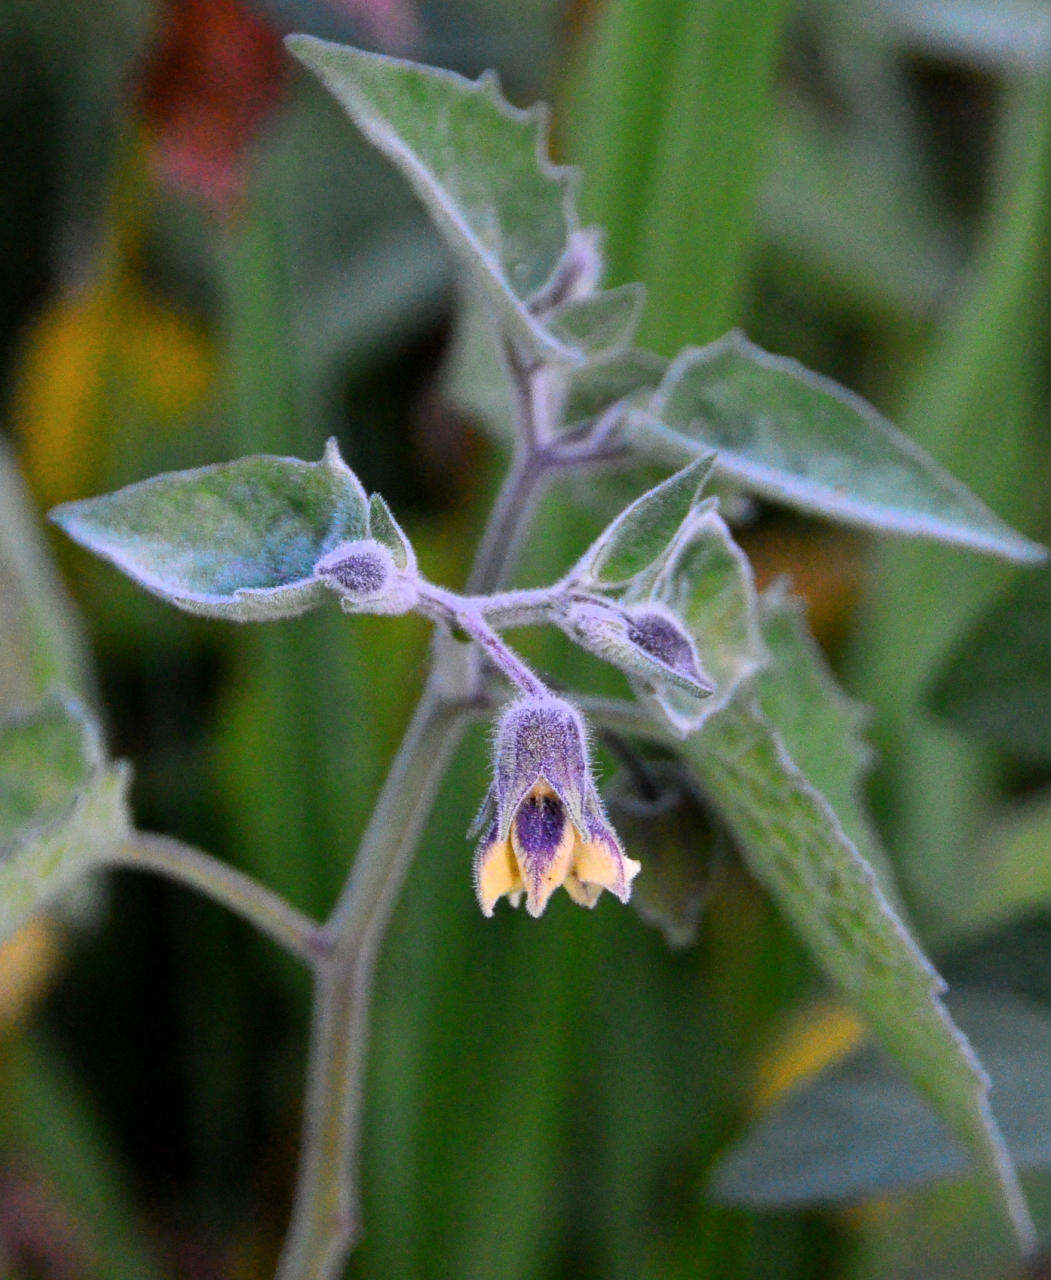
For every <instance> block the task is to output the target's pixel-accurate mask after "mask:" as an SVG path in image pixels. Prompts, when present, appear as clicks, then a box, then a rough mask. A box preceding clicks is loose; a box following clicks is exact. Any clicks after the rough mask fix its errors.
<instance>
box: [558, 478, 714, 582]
mask: <svg viewBox="0 0 1051 1280" xmlns="http://www.w3.org/2000/svg"><path fill="white" fill-rule="evenodd" d="M711 469H712V458H711V457H710V456H709V457H706V458H698V459H697V461H696V462H692V463H690V465H689V466H687V467H683V469H682V470H681V471H678V472H676V474H675V475H673V476H670V477H669V478H668V479H667V480H665V481H663V483H661V484H659V485H657V486H656V487H655V488H653V489H650V490H649V491H648V492H646V493H644V494H643V495H642V497H641V498H636V500H635V501H634V502H633V503H632V504H631V506H629V507H627V508H625V510H624V511H622V512H621V513H620V515H619V516H617V518H616V520H614V521H613V523H612V524H611V525H609V527H608V528H607V529H605V530H604V531H603V532H602V533H601V534H600V535H599V536H598V538H596V539H595V541H594V542H593V543H592V544H591V546H590V547H589V548H588V550H587V551H586V552H585V553H584V555H583V557H582V558H581V560H580V562H579V564H578V565H577V566H576V568H575V569H574V570H573V572H572V574H571V577H572V578H574V579H575V580H576V581H578V582H579V583H581V584H582V585H586V586H596V587H605V588H609V587H622V586H626V585H627V583H629V582H630V581H631V579H632V578H634V577H635V576H636V575H637V574H640V573H642V572H643V571H644V570H646V569H648V568H649V567H650V565H652V564H653V562H654V561H655V560H657V559H658V557H660V556H661V555H662V554H663V553H664V552H665V551H666V550H667V547H668V545H669V543H671V542H672V540H673V539H674V538H675V535H676V534H677V533H678V532H679V529H680V527H681V525H682V523H683V521H684V520H685V519H686V517H687V516H688V515H689V514H690V512H691V510H693V508H694V507H695V506H696V504H697V502H698V500H699V498H700V493H701V489H702V488H703V487H704V482H705V480H706V479H707V478H708V473H709V472H710V471H711Z"/></svg>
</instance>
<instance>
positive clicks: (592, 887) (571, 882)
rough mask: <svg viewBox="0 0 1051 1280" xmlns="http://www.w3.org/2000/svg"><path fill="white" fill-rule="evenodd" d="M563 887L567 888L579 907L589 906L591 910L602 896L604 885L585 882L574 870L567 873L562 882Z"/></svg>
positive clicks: (567, 891)
mask: <svg viewBox="0 0 1051 1280" xmlns="http://www.w3.org/2000/svg"><path fill="white" fill-rule="evenodd" d="M562 888H563V889H565V891H566V893H568V894H569V896H570V897H571V898H572V899H573V901H574V902H575V903H576V904H577V906H578V907H587V908H588V909H589V910H590V909H591V908H593V907H594V905H595V903H596V902H598V900H599V898H601V897H602V886H601V885H600V884H585V883H584V881H583V880H579V879H578V878H577V877H576V876H575V875H574V874H573V872H572V871H570V872H569V873H568V874H567V876H566V878H565V880H564V881H563V882H562Z"/></svg>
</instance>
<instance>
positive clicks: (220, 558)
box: [52, 441, 368, 622]
mask: <svg viewBox="0 0 1051 1280" xmlns="http://www.w3.org/2000/svg"><path fill="white" fill-rule="evenodd" d="M367 512H368V501H367V499H366V497H365V492H364V490H363V489H362V487H361V485H360V483H359V482H358V479H357V477H356V476H355V475H354V473H353V472H352V471H351V470H350V469H349V468H348V467H347V465H346V463H344V461H343V459H342V458H341V457H340V456H339V450H338V449H337V448H336V444H335V441H330V442H329V445H328V447H327V448H326V450H325V456H324V457H323V458H322V460H321V461H320V462H300V461H299V460H298V459H296V458H276V457H271V456H270V455H267V454H258V455H255V456H253V457H248V458H239V459H238V460H237V461H236V462H224V463H219V464H217V465H215V466H210V467H200V468H197V469H196V470H193V471H173V472H169V473H167V474H165V475H160V476H155V477H153V478H152V479H150V480H143V481H142V482H140V483H139V484H132V485H128V486H127V488H124V489H119V490H117V492H116V493H111V494H106V495H105V496H103V497H100V498H88V499H86V500H84V501H82V502H69V503H65V504H64V505H63V506H60V507H56V509H55V510H54V511H53V512H52V519H53V520H54V521H55V522H56V523H57V524H59V525H60V526H61V527H62V528H63V529H64V530H65V531H66V532H67V533H68V534H69V535H70V537H72V538H75V539H76V541H77V542H80V543H82V544H83V545H84V546H86V547H88V548H89V549H90V550H92V551H94V552H96V553H97V554H98V555H101V556H103V557H105V558H106V559H107V560H112V561H113V563H114V564H115V565H117V567H118V568H120V569H122V570H123V571H124V572H125V573H126V574H128V576H129V577H131V578H133V579H134V580H135V581H136V582H139V583H141V584H142V585H143V586H144V587H145V588H146V589H147V590H148V591H152V592H153V593H154V594H155V595H158V596H160V597H161V598H162V599H165V600H167V601H168V602H169V603H171V604H174V605H177V606H178V607H179V608H180V609H185V610H187V611H188V612H190V613H199V614H203V615H204V616H206V617H212V618H228V619H233V620H234V621H238V622H247V621H261V620H265V619H270V618H283V617H289V616H291V615H293V614H298V613H302V612H303V611H304V610H305V609H309V608H311V607H312V606H314V605H316V604H318V603H320V602H321V600H323V599H324V598H325V597H326V595H327V589H326V588H325V587H324V586H323V584H322V583H320V582H319V581H318V580H317V579H315V577H314V565H315V563H316V562H317V561H318V560H319V559H320V558H321V556H323V555H325V554H326V553H327V552H329V551H331V550H332V549H333V548H334V547H336V546H338V544H339V543H341V542H349V541H353V540H355V539H357V538H362V537H364V536H365V532H366V525H367Z"/></svg>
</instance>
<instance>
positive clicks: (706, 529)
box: [625, 508, 766, 734]
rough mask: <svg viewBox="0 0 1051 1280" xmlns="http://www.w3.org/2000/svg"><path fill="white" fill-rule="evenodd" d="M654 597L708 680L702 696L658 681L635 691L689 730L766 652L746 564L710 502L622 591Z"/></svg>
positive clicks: (629, 598)
mask: <svg viewBox="0 0 1051 1280" xmlns="http://www.w3.org/2000/svg"><path fill="white" fill-rule="evenodd" d="M647 600H648V601H653V602H656V603H657V604H659V605H661V606H663V607H664V608H666V609H669V610H670V611H671V612H672V613H673V614H674V615H675V616H676V617H677V618H678V619H679V620H680V621H681V622H682V623H683V624H684V625H685V627H686V630H687V631H688V632H689V633H690V635H691V636H692V638H693V642H694V644H695V645H696V648H697V656H698V659H699V661H700V665H701V669H702V670H703V672H704V674H705V675H706V676H707V677H708V679H709V680H710V681H711V683H712V684H713V685H714V691H713V692H712V693H711V694H710V696H708V697H706V698H705V699H704V701H703V702H701V701H698V700H697V699H696V698H695V697H693V696H691V695H690V694H688V693H686V692H685V691H683V690H680V689H676V688H674V687H672V686H669V685H665V686H663V687H660V688H657V689H655V690H654V691H653V692H652V694H651V693H650V692H649V691H646V690H643V691H640V692H641V693H642V694H643V695H644V696H645V697H647V698H649V697H652V698H653V699H655V700H656V703H657V705H658V708H659V709H660V711H661V713H662V714H663V716H664V717H665V718H667V720H669V721H670V722H671V724H672V725H673V726H674V728H675V729H676V731H677V732H678V733H680V734H687V733H692V732H694V731H695V730H696V729H698V728H699V727H700V726H701V724H703V723H704V721H705V720H706V719H708V717H709V716H711V715H713V714H714V713H715V712H717V711H719V710H720V709H721V708H722V707H725V706H726V704H727V703H728V702H729V701H730V699H731V698H732V697H733V696H734V694H735V693H736V692H737V690H738V689H739V688H740V686H741V685H742V683H743V682H744V681H746V680H748V679H749V678H750V677H751V676H752V675H754V674H755V672H756V671H758V670H759V668H760V667H761V666H762V664H763V663H764V661H765V660H766V651H765V649H764V647H763V641H762V636H761V635H760V630H759V614H758V602H757V598H756V593H755V581H754V579H753V576H752V568H751V565H750V564H749V563H748V559H747V557H746V556H745V554H744V553H743V552H742V551H741V549H740V547H738V545H737V544H736V543H735V542H734V540H733V538H732V537H731V536H730V531H729V529H728V528H727V527H726V524H725V523H724V521H723V520H722V518H721V517H720V516H719V515H718V514H717V513H716V512H715V511H714V510H712V509H710V508H709V509H707V510H701V511H698V512H697V513H696V514H695V515H694V516H693V517H692V518H691V519H690V520H688V521H687V522H686V523H685V525H684V526H683V527H682V529H681V530H680V531H679V535H678V537H677V538H675V540H674V541H673V542H672V543H671V545H670V546H669V547H668V548H667V549H666V551H665V553H664V555H663V556H662V557H661V559H660V561H659V562H658V563H657V565H655V566H654V567H653V568H652V569H651V570H650V571H649V572H645V573H643V574H641V575H640V576H639V577H638V578H637V579H636V580H635V582H633V583H632V585H631V587H630V589H629V590H628V592H627V593H626V595H625V601H626V602H627V603H629V604H639V603H641V602H642V601H647Z"/></svg>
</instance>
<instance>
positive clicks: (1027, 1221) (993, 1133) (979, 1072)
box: [695, 697, 1036, 1252]
mask: <svg viewBox="0 0 1051 1280" xmlns="http://www.w3.org/2000/svg"><path fill="white" fill-rule="evenodd" d="M741 709H742V710H743V711H744V712H745V713H746V714H747V715H748V716H750V717H751V718H752V719H753V720H754V721H757V722H758V723H759V724H760V725H761V727H762V729H763V730H764V731H765V732H766V733H767V734H768V735H769V738H770V741H771V743H772V744H773V747H774V751H775V755H776V758H777V760H778V762H779V763H780V764H781V765H782V767H783V769H784V777H785V779H786V782H787V783H788V784H789V785H790V786H791V788H792V789H794V790H796V791H797V792H799V793H800V794H802V795H804V796H805V797H806V798H807V799H809V800H810V801H811V802H812V803H813V804H814V805H815V807H816V808H817V809H818V810H819V812H820V813H821V814H822V815H823V816H824V818H825V819H826V821H827V823H828V827H829V834H830V837H831V838H832V839H834V840H835V841H836V842H837V843H838V844H839V845H840V846H841V847H842V849H843V850H844V851H845V852H846V854H847V863H848V865H849V866H850V867H851V868H852V869H853V871H854V872H855V874H856V875H857V877H858V879H859V880H860V881H862V882H863V883H864V884H865V885H866V887H867V888H868V889H869V890H870V891H871V894H872V899H873V902H874V904H875V906H876V908H877V910H878V911H879V913H880V914H881V915H882V917H883V918H884V919H885V920H886V921H887V923H888V924H889V925H890V927H891V930H892V932H893V933H894V934H895V936H896V937H897V939H898V941H899V942H900V943H901V944H902V946H903V949H904V951H905V953H906V954H907V956H908V958H909V959H910V960H911V961H912V962H913V963H914V964H915V965H916V967H917V969H918V970H919V972H920V973H921V974H923V975H924V976H925V977H926V979H927V982H928V988H927V990H928V995H929V997H930V1001H931V1005H932V1007H933V1009H934V1013H935V1016H936V1018H937V1019H938V1021H939V1022H940V1023H941V1025H942V1027H943V1029H944V1030H945V1032H946V1034H947V1035H948V1036H949V1038H950V1039H951V1040H952V1041H953V1043H954V1044H955V1046H956V1048H957V1049H958V1051H959V1053H960V1056H961V1058H962V1060H963V1062H964V1064H965V1065H966V1066H967V1068H968V1069H969V1071H970V1072H971V1074H972V1076H973V1079H974V1085H975V1089H974V1097H973V1101H974V1105H975V1107H976V1111H977V1116H978V1119H979V1122H980V1129H979V1130H978V1131H977V1132H976V1133H972V1134H971V1135H970V1141H969V1142H968V1139H967V1137H965V1135H964V1134H962V1133H961V1132H960V1131H959V1130H958V1129H955V1128H952V1127H951V1126H950V1127H951V1131H952V1132H953V1133H954V1136H955V1137H956V1138H957V1140H958V1141H961V1142H964V1143H966V1144H967V1145H968V1146H969V1147H970V1153H971V1155H972V1157H975V1158H976V1159H977V1161H978V1163H979V1165H980V1166H982V1167H984V1168H985V1169H986V1170H987V1172H989V1173H991V1174H992V1175H993V1177H994V1179H995V1181H996V1184H997V1187H998V1190H999V1192H1000V1194H1001V1196H1002V1198H1003V1203H1004V1208H1005V1210H1006V1213H1007V1216H1008V1217H1009V1219H1010V1221H1011V1223H1012V1226H1013V1228H1014V1230H1015V1234H1016V1236H1017V1239H1018V1242H1019V1244H1020V1246H1021V1248H1022V1250H1023V1252H1027V1251H1029V1250H1031V1249H1032V1248H1033V1247H1034V1246H1035V1243H1036V1230H1035V1227H1034V1224H1033V1221H1032V1218H1031V1216H1030V1213H1029V1208H1028V1205H1027V1203H1026V1199H1025V1196H1024V1194H1023V1192H1022V1189H1021V1185H1020V1183H1019V1180H1018V1174H1017V1171H1016V1169H1015V1166H1014V1163H1013V1161H1012V1159H1011V1156H1010V1153H1009V1152H1008V1150H1007V1146H1006V1144H1005V1142H1004V1139H1003V1135H1002V1134H1001V1132H1000V1128H999V1125H998V1124H997V1122H996V1118H995V1116H994V1115H993V1112H992V1108H991V1106H990V1103H989V1092H990V1088H991V1081H990V1079H989V1075H988V1073H987V1072H986V1070H985V1068H984V1067H983V1066H982V1064H981V1061H980V1060H979V1058H978V1055H977V1053H976V1052H975V1050H974V1048H973V1047H972V1045H971V1043H970V1041H969V1040H968V1039H967V1037H966V1036H965V1035H964V1033H963V1032H962V1031H961V1030H960V1028H959V1027H958V1026H957V1025H956V1023H955V1022H954V1021H953V1018H952V1015H951V1014H950V1012H949V1010H948V1008H947V1007H946V1005H945V1003H944V1001H943V1000H942V998H941V997H942V996H943V995H944V994H945V991H946V990H947V984H946V982H945V979H944V978H943V977H942V976H941V974H940V973H939V972H938V971H937V970H936V969H935V968H934V966H933V965H932V964H931V962H930V960H928V959H927V957H926V955H924V953H923V951H922V950H921V949H920V947H919V945H918V944H917V943H916V941H915V939H914V938H913V937H912V935H911V933H910V932H909V931H908V929H907V928H906V927H905V925H904V923H903V922H902V920H901V918H900V917H899V915H898V914H897V912H896V911H895V910H894V908H893V906H892V905H891V904H890V902H889V901H888V899H887V897H886V895H885V894H884V892H883V890H882V889H881V887H880V885H879V881H878V880H877V878H876V874H875V872H874V871H873V869H872V867H871V866H870V865H869V863H868V862H867V860H866V859H865V858H864V857H863V856H862V854H861V853H860V852H859V850H858V849H857V847H856V846H855V845H854V843H853V841H852V840H851V839H850V837H849V836H848V835H847V833H846V831H844V829H843V827H842V824H841V823H840V821H839V818H838V817H837V815H836V813H835V811H834V809H833V808H832V806H831V805H830V804H829V802H828V801H827V800H826V799H825V797H824V795H822V793H821V792H820V791H818V790H817V788H815V787H813V786H812V785H811V784H810V783H809V782H808V781H807V779H806V776H805V775H804V774H803V772H802V771H801V770H800V768H799V767H798V765H796V763H795V761H794V760H793V759H792V757H791V755H790V754H789V752H788V750H787V748H786V746H785V744H784V742H783V741H782V739H781V735H780V734H779V733H778V731H777V730H776V728H775V727H774V726H773V725H772V724H771V723H770V722H769V720H767V718H766V716H765V715H764V714H763V712H762V708H761V707H760V706H759V703H758V700H757V699H756V698H755V697H749V698H748V699H747V701H746V702H745V703H744V704H743V706H742V708H741ZM720 758H721V760H722V765H723V768H725V769H727V770H728V771H729V772H730V773H731V774H732V773H734V772H735V771H736V770H737V764H736V762H735V761H734V760H732V759H730V758H728V757H726V756H721V757H720ZM695 770H696V772H698V773H701V769H700V768H699V767H698V766H696V765H695ZM698 783H699V785H700V787H701V790H702V792H704V793H705V794H707V786H706V784H705V782H704V779H703V774H702V776H700V777H699V778H698ZM720 811H721V812H723V811H722V810H720ZM724 818H725V820H726V821H727V823H728V825H729V826H730V827H731V830H732V829H733V827H734V823H733V817H732V814H728V813H725V812H724ZM741 843H742V852H743V853H744V856H745V858H746V860H747V862H748V864H749V866H750V867H751V868H752V870H753V872H754V874H755V875H756V877H757V879H759V880H760V881H761V882H762V883H763V885H764V886H765V887H767V888H768V889H769V890H770V892H771V893H772V894H773V895H774V896H775V897H776V898H777V899H778V901H780V900H781V899H780V895H779V894H778V893H777V891H776V890H775V889H773V888H772V887H771V885H770V881H769V880H768V878H767V876H766V875H765V874H764V869H763V868H762V867H761V866H760V865H758V862H759V860H758V859H755V858H754V857H753V855H752V853H751V851H750V849H749V847H748V842H747V841H742V842H741ZM789 914H792V913H791V911H789ZM804 936H805V935H804ZM818 962H819V963H821V960H820V957H819V958H818ZM822 967H823V968H824V967H825V966H824V965H823V964H822ZM833 980H834V981H835V982H836V985H837V986H840V987H842V988H843V989H844V990H845V992H846V995H847V997H848V999H850V1000H851V1003H852V1005H853V1006H854V1007H855V1008H856V1007H857V1006H856V1004H855V1002H854V1001H853V993H852V991H851V988H850V987H849V986H848V985H847V984H846V983H845V982H840V981H839V979H838V976H836V975H835V974H833ZM858 1012H859V1013H860V1014H861V1016H862V1018H863V1019H864V1020H865V1022H866V1023H868V1024H869V1025H871V1026H872V1029H873V1033H874V1034H875V1036H876V1038H877V1040H878V1041H881V1042H882V1036H881V1035H880V1033H879V1028H878V1024H877V1023H875V1022H871V1021H870V1019H869V1017H868V1015H867V1013H866V1011H865V1010H864V1009H859V1010H858ZM892 1056H893V1055H892ZM896 1060H897V1059H896ZM897 1061H898V1063H899V1066H900V1067H901V1068H902V1069H903V1070H904V1071H905V1073H906V1075H909V1069H908V1065H907V1064H906V1063H904V1062H901V1061H900V1060H897ZM910 1078H911V1076H910ZM927 1101H928V1104H929V1105H933V1104H931V1103H930V1099H929V1098H928V1099H927ZM934 1110H935V1111H936V1113H937V1114H939V1115H941V1114H942V1113H941V1112H940V1111H939V1109H938V1108H937V1107H934ZM943 1118H944V1117H943ZM975 1138H978V1139H979V1140H980V1147H979V1144H978V1143H976V1142H975V1141H974V1139H975Z"/></svg>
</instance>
